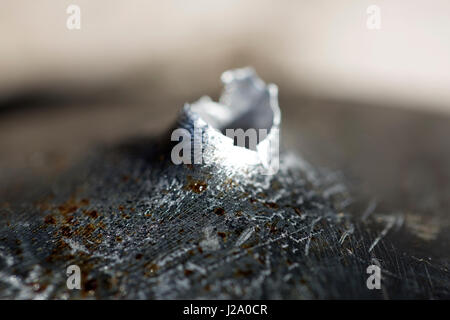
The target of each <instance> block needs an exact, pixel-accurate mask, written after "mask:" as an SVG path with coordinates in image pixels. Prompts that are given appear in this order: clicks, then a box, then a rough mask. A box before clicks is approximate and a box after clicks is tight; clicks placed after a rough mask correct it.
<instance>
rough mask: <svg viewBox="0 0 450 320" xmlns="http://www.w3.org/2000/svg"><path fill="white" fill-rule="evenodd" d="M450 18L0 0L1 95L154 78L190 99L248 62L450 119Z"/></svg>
mask: <svg viewBox="0 0 450 320" xmlns="http://www.w3.org/2000/svg"><path fill="white" fill-rule="evenodd" d="M70 4H76V5H78V6H79V7H80V8H81V30H72V31H70V30H68V29H67V28H66V20H67V18H68V16H69V15H68V14H67V13H66V9H67V7H68V6H69V5H70ZM369 5H377V6H379V8H380V9H381V29H380V30H369V29H368V28H367V27H366V21H367V18H368V14H367V13H366V10H367V7H368V6H369ZM449 14H450V1H448V0H433V1H425V0H394V1H392V0H384V1H383V0H373V1H366V0H332V1H331V0H326V1H325V0H316V1H306V0H298V1H289V0H285V1H267V0H258V1H246V0H240V1H237V0H169V1H149V0H126V1H125V0H96V1H92V0H91V1H89V0H70V1H69V0H3V1H2V4H1V10H0V39H1V41H0V99H1V98H2V97H8V96H11V95H14V94H17V93H18V92H19V93H20V92H21V91H24V90H25V91H27V90H28V91H30V90H31V91H32V90H43V89H45V90H47V89H52V90H71V89H73V88H77V89H81V90H91V89H92V88H93V87H102V86H108V85H109V84H110V83H123V84H124V85H126V82H127V81H131V80H133V79H146V80H145V81H131V84H130V86H134V85H136V82H137V83H138V86H141V89H143V90H144V91H145V87H146V86H147V85H148V83H147V82H146V81H147V80H149V79H150V80H151V79H153V78H157V82H158V83H162V82H164V83H167V85H164V84H163V85H160V86H161V87H163V88H164V87H165V89H167V90H168V91H169V92H170V91H173V90H175V91H178V92H180V91H183V90H186V91H187V92H189V91H190V90H191V89H192V88H191V87H194V86H195V87H197V88H198V87H201V88H204V89H208V88H212V87H214V88H216V87H217V85H218V82H217V78H218V75H219V74H220V73H221V72H222V71H223V70H225V69H227V68H230V67H241V66H243V65H246V64H250V65H252V66H254V67H255V68H256V70H257V71H258V72H259V73H260V74H261V75H262V76H263V77H264V78H266V79H270V80H272V81H275V80H276V81H278V82H280V81H281V82H282V83H283V86H284V88H285V89H286V88H287V86H290V88H287V89H289V90H294V91H299V92H303V93H307V94H308V95H313V96H322V97H330V98H336V99H345V100H352V101H356V102H358V101H365V102H367V101H369V102H371V103H374V104H383V105H386V106H394V107H395V106H401V107H407V108H420V109H427V110H430V111H433V112H434V111H438V112H450V59H449V57H450V19H449V18H448V17H449ZM130 79H131V80H130ZM150 80H149V81H150ZM150 82H151V81H150ZM169 86H170V88H169ZM0 101H1V100H0Z"/></svg>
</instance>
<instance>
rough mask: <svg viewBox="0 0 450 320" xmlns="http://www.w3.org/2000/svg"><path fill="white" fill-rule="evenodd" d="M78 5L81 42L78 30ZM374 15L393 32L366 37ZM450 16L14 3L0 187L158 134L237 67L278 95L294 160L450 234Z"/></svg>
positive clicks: (433, 5)
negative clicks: (71, 25)
mask: <svg viewBox="0 0 450 320" xmlns="http://www.w3.org/2000/svg"><path fill="white" fill-rule="evenodd" d="M71 4H75V5H78V6H79V7H80V9H81V29H80V30H69V29H68V28H67V27H66V21H67V19H68V18H69V16H70V14H68V13H66V9H67V8H68V6H69V5H71ZM370 5H376V6H378V7H379V8H380V22H381V24H380V27H381V28H380V29H377V30H371V29H369V28H367V20H368V18H369V16H370V14H368V13H367V8H368V7H369V6H370ZM449 13H450V2H449V1H447V0H434V1H432V2H430V1H425V0H396V1H388V0H386V1H382V0H373V1H366V0H345V1H344V0H316V1H306V0H304V1H303V0H297V1H289V0H284V1H268V0H258V1H245V0H241V1H236V0H169V1H148V0H145V1H144V0H127V1H125V0H96V1H88V0H70V1H66V0H37V1H31V0H28V1H27V0H14V1H3V2H2V4H1V10H0V39H1V42H0V150H1V152H0V178H1V180H2V183H1V185H2V188H3V189H2V190H3V192H7V193H13V192H14V190H19V189H20V186H21V184H22V183H23V181H25V180H26V179H27V177H29V176H33V177H35V176H41V177H44V179H49V178H50V177H52V176H54V175H57V174H59V173H60V172H61V171H62V170H64V169H66V168H68V167H69V166H70V165H72V164H73V163H75V162H76V161H77V160H78V159H80V158H82V157H83V155H84V154H85V153H86V152H87V151H88V150H92V148H94V147H95V146H98V145H114V144H116V143H119V142H120V141H123V140H125V139H127V138H130V137H133V136H146V135H154V134H157V133H159V132H161V130H164V129H165V128H167V126H168V125H170V124H171V123H172V121H174V119H175V118H176V115H177V112H178V111H179V110H180V108H181V107H182V106H183V104H184V103H185V102H193V101H195V100H197V99H198V98H199V97H200V96H202V95H210V96H212V97H213V98H218V96H219V95H220V90H221V83H220V81H219V77H220V74H221V73H222V72H223V71H224V70H226V69H229V68H237V67H244V66H253V67H254V68H255V70H256V71H257V73H258V74H259V75H260V76H261V78H262V79H264V80H265V81H267V82H273V83H276V84H277V85H278V86H279V91H280V106H281V109H282V113H283V123H284V124H283V143H284V145H286V147H287V148H289V149H291V150H295V151H296V152H298V153H300V154H302V155H303V156H304V157H305V158H306V159H307V160H309V161H310V162H312V163H313V164H314V165H317V166H321V167H327V168H331V169H333V170H339V171H340V172H343V173H344V174H345V175H346V176H347V177H349V178H350V179H351V181H353V182H354V183H355V185H358V188H359V189H360V190H367V191H366V192H367V194H368V195H369V196H370V197H374V198H377V199H379V198H381V199H384V201H385V203H387V204H388V206H389V208H390V210H394V209H398V210H402V211H403V212H406V214H407V215H409V216H411V217H412V218H411V219H412V220H410V221H416V222H417V219H419V220H420V223H427V225H428V226H429V227H430V228H431V229H430V230H434V229H432V228H436V225H438V227H439V225H440V224H441V226H440V227H442V221H441V220H439V219H441V218H442V217H444V216H445V217H447V212H448V208H449V207H450V200H449V198H450V197H448V195H449V194H450V182H449V181H450V142H449V137H450V72H449V71H450V59H449V56H450V20H449V19H448V15H449ZM353 182H352V183H353ZM414 219H416V220H414ZM446 219H447V218H446ZM445 221H447V222H448V221H449V220H448V219H447V220H445ZM447 222H446V223H447ZM444 225H445V224H444ZM430 232H431V231H430ZM429 234H430V233H428V235H429ZM431 234H433V232H431ZM436 234H437V233H436Z"/></svg>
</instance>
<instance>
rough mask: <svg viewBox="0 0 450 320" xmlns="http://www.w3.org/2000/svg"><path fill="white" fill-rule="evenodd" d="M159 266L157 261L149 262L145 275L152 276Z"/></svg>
mask: <svg viewBox="0 0 450 320" xmlns="http://www.w3.org/2000/svg"><path fill="white" fill-rule="evenodd" d="M158 269H159V267H158V265H157V264H155V263H148V264H146V265H145V272H144V274H145V276H147V277H152V276H154V275H155V274H156V272H157V271H158Z"/></svg>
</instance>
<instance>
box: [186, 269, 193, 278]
mask: <svg viewBox="0 0 450 320" xmlns="http://www.w3.org/2000/svg"><path fill="white" fill-rule="evenodd" d="M193 273H194V271H192V270H189V269H184V275H185V276H186V277H188V276H190V275H191V274H193Z"/></svg>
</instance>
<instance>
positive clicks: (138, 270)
mask: <svg viewBox="0 0 450 320" xmlns="http://www.w3.org/2000/svg"><path fill="white" fill-rule="evenodd" d="M223 81H224V82H225V85H226V90H225V93H224V95H223V97H222V99H221V101H220V103H219V104H216V103H213V102H212V101H211V100H208V99H202V100H200V101H199V102H197V103H195V104H193V105H187V106H185V108H184V109H183V111H182V113H181V116H180V118H179V121H178V126H179V127H180V128H187V129H188V130H194V128H195V127H198V128H200V129H201V132H202V136H203V141H202V156H203V160H204V161H203V162H202V163H201V164H192V165H190V164H188V165H186V164H181V165H175V164H173V163H172V161H171V150H172V147H173V142H171V141H170V135H164V136H163V137H160V138H155V139H143V140H140V141H131V142H128V143H126V144H124V145H121V146H117V147H115V148H111V149H108V150H103V151H96V152H95V153H94V154H92V155H90V156H89V157H87V158H86V160H84V161H83V162H82V163H80V164H79V165H78V166H76V167H75V168H73V169H71V170H70V171H69V172H67V173H65V174H64V175H63V176H62V177H61V178H60V180H59V181H58V182H57V183H54V184H52V185H50V186H47V187H46V188H40V189H39V192H33V193H29V194H30V195H29V196H28V197H26V198H23V199H22V200H21V201H20V202H17V203H14V202H12V203H10V204H8V206H4V207H2V208H1V209H0V210H1V216H0V220H1V223H0V297H1V298H21V299H31V298H44V299H49V298H52V299H53V298H57V299H61V298H62V299H67V298H133V299H135V298H137V299H148V298H150V299H152V298H159V299H167V298H169V299H170V298H189V299H191V298H221V299H222V298H223V299H226V298H270V299H278V298H291V299H297V298H386V297H388V298H395V297H401V298H408V297H410V298H417V297H430V296H435V297H436V296H438V297H449V296H450V295H449V289H448V288H449V275H448V271H446V270H444V269H439V268H434V267H428V269H426V273H425V269H424V266H423V264H422V263H420V262H417V261H415V260H414V257H411V256H408V255H399V254H395V247H394V245H393V244H392V243H391V242H389V240H388V239H386V238H385V236H386V234H387V233H388V232H389V231H390V230H394V229H395V228H396V227H397V226H398V225H399V222H401V221H399V220H396V219H395V217H394V219H391V220H389V221H388V222H387V224H386V226H383V225H382V226H380V227H379V226H378V225H377V226H374V225H370V224H368V223H367V222H364V223H362V222H361V223H358V222H357V221H356V220H355V219H354V218H352V217H351V216H350V215H348V214H346V213H345V212H344V211H341V210H342V207H343V206H341V203H342V202H341V201H343V202H346V200H348V195H347V194H346V192H345V191H342V192H340V195H336V194H335V196H331V193H336V192H334V191H332V190H338V189H342V188H336V185H334V186H332V187H331V188H330V185H329V184H330V181H329V179H322V178H321V175H320V174H319V173H318V172H316V171H315V170H314V169H313V168H312V167H311V166H309V165H308V164H306V163H305V162H304V161H303V160H302V159H301V158H300V157H298V156H292V155H289V154H286V153H282V154H280V159H279V161H280V163H279V170H278V172H277V173H276V174H273V175H270V174H269V175H265V174H261V170H262V168H263V167H264V166H263V164H264V163H263V160H261V157H260V156H259V154H258V151H257V150H256V151H255V150H248V149H246V148H242V147H238V146H234V145H233V143H232V141H230V139H229V138H227V137H225V136H224V135H223V129H224V128H227V127H234V128H239V127H240V128H252V127H253V128H270V129H271V130H270V132H274V128H276V129H278V126H279V124H280V114H279V110H278V105H277V102H276V90H275V87H274V86H266V85H265V84H264V83H263V82H262V81H261V80H260V79H258V78H257V77H256V75H255V74H254V72H253V71H252V70H250V69H241V70H234V71H229V72H227V73H225V74H224V76H223ZM270 134H271V133H269V136H268V137H267V138H266V139H264V140H262V141H261V142H260V144H261V143H264V141H267V142H265V143H268V142H270V141H271V140H272V138H273V137H272V136H270ZM194 142H195V141H194ZM260 148H261V147H260ZM255 159H256V160H255ZM263 159H264V158H263ZM247 160H251V161H247ZM253 160H255V161H253ZM258 161H259V162H258ZM332 183H335V182H332ZM337 186H340V185H339V184H338V185H337ZM32 189H33V187H32V186H30V190H32ZM369 220H370V219H369ZM392 250H394V254H392V252H391V251H392ZM372 264H379V265H380V266H381V268H382V270H384V271H383V272H384V273H383V290H369V289H368V287H367V284H366V280H367V278H368V276H369V275H368V274H367V273H366V270H367V267H368V266H369V265H372ZM69 265H78V266H79V267H80V269H81V273H82V283H81V290H70V289H68V288H67V286H66V280H67V275H66V269H67V267H68V266H69ZM429 279H430V281H429ZM431 279H433V281H435V283H436V279H439V280H440V283H441V286H440V287H436V286H433V285H432V284H429V283H432V282H431Z"/></svg>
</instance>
